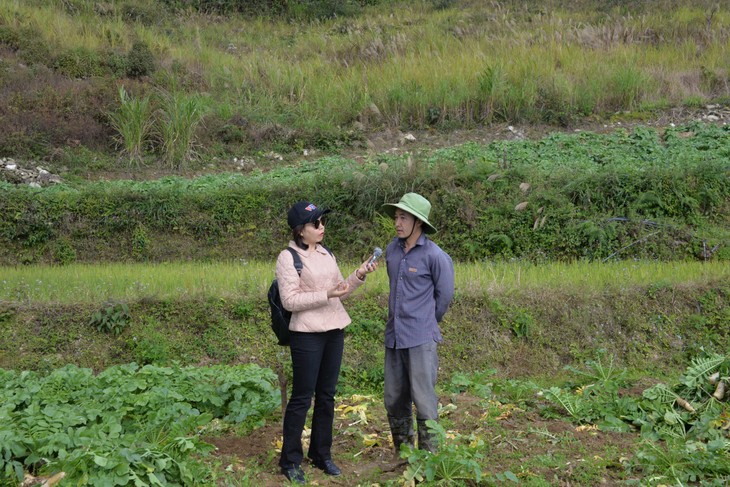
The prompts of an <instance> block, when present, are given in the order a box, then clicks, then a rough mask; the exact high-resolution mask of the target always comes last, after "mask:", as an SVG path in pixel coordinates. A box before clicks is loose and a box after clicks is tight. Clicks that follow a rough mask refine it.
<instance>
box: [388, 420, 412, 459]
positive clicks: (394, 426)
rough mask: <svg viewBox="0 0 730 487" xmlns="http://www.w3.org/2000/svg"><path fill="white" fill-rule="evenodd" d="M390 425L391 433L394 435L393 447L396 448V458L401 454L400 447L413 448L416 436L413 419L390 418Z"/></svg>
mask: <svg viewBox="0 0 730 487" xmlns="http://www.w3.org/2000/svg"><path fill="white" fill-rule="evenodd" d="M388 423H390V433H391V435H393V446H394V447H395V454H396V456H397V455H398V454H399V453H400V446H401V445H402V444H404V443H405V444H406V445H409V446H413V441H414V439H415V438H414V437H415V435H414V434H413V417H411V416H408V417H405V418H394V417H392V416H388Z"/></svg>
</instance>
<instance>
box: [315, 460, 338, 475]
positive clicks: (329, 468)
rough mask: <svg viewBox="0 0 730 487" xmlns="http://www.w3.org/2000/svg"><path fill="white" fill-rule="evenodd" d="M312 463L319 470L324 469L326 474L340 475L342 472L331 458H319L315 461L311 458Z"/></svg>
mask: <svg viewBox="0 0 730 487" xmlns="http://www.w3.org/2000/svg"><path fill="white" fill-rule="evenodd" d="M312 464H313V465H314V466H315V467H317V468H318V469H320V470H324V473H326V474H327V475H334V476H337V475H340V474H341V473H342V470H340V467H338V466H337V465H335V462H333V461H332V460H319V461H315V460H312Z"/></svg>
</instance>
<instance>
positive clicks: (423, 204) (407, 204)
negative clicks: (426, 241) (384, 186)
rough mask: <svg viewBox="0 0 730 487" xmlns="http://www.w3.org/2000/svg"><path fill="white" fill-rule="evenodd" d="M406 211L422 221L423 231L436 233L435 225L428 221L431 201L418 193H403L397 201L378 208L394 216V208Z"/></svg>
mask: <svg viewBox="0 0 730 487" xmlns="http://www.w3.org/2000/svg"><path fill="white" fill-rule="evenodd" d="M396 208H400V209H401V210H403V211H407V212H408V213H410V214H411V215H413V216H415V217H416V218H418V219H419V220H421V221H422V222H423V233H436V232H437V230H436V227H434V226H433V225H431V224H430V223H429V222H428V214H429V213H431V203H429V202H428V200H427V199H426V198H424V197H423V196H421V195H420V194H418V193H406V194H404V195H403V196H402V197H401V199H400V201H399V202H398V203H386V204H384V205H383V206H381V207H380V209H381V210H382V211H383V213H385V214H386V215H388V216H389V217H391V218H393V217H395V209H396Z"/></svg>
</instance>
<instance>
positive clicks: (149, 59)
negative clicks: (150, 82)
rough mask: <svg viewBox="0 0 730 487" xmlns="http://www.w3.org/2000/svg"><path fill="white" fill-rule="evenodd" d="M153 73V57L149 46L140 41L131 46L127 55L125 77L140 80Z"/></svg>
mask: <svg viewBox="0 0 730 487" xmlns="http://www.w3.org/2000/svg"><path fill="white" fill-rule="evenodd" d="M154 72H155V56H154V54H152V51H151V50H150V48H149V46H148V45H147V44H146V43H145V42H142V41H137V42H135V43H134V44H132V48H131V49H130V50H129V53H128V54H127V76H129V77H130V78H141V77H142V76H148V75H150V74H152V73H154Z"/></svg>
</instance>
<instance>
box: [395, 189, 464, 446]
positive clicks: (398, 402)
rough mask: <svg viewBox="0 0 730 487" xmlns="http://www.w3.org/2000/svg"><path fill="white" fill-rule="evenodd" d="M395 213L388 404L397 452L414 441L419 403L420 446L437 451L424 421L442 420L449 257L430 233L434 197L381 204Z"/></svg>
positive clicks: (450, 272) (409, 195)
mask: <svg viewBox="0 0 730 487" xmlns="http://www.w3.org/2000/svg"><path fill="white" fill-rule="evenodd" d="M382 211H383V212H384V213H385V214H387V215H389V216H391V217H393V220H394V223H395V231H396V234H397V237H396V238H394V239H393V241H392V242H391V243H390V244H389V245H388V247H387V248H386V251H385V262H386V266H387V270H388V279H389V281H390V295H389V297H388V322H387V323H386V325H385V394H384V396H385V409H386V411H387V413H388V422H389V423H390V431H391V434H392V435H393V444H394V445H395V450H396V453H397V452H398V450H399V449H400V445H401V444H403V443H407V444H410V445H413V438H414V434H413V413H412V406H413V405H414V404H415V406H416V422H417V424H418V448H420V449H422V450H428V451H430V452H435V450H436V446H437V445H436V442H435V439H434V438H433V435H432V434H431V433H429V432H428V427H427V426H426V421H427V420H429V419H433V420H438V398H437V397H436V390H435V387H436V375H437V371H438V353H437V343H440V342H441V341H443V338H442V337H441V331H440V329H439V325H438V324H439V322H440V321H441V319H442V318H443V316H444V314H445V313H446V310H447V309H448V308H449V304H450V303H451V299H452V298H453V297H454V265H453V262H452V261H451V257H449V255H448V254H447V253H446V252H444V251H443V250H441V248H440V247H439V246H438V245H436V244H435V243H434V242H432V241H431V240H430V239H429V238H428V237H427V236H426V234H432V233H435V232H436V228H434V226H433V225H431V224H430V223H429V221H428V216H429V213H430V212H431V203H429V201H428V200H427V199H426V198H424V197H423V196H421V195H419V194H416V193H407V194H405V195H403V197H402V198H401V199H400V201H399V202H398V203H394V204H393V203H388V204H385V205H383V206H382Z"/></svg>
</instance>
